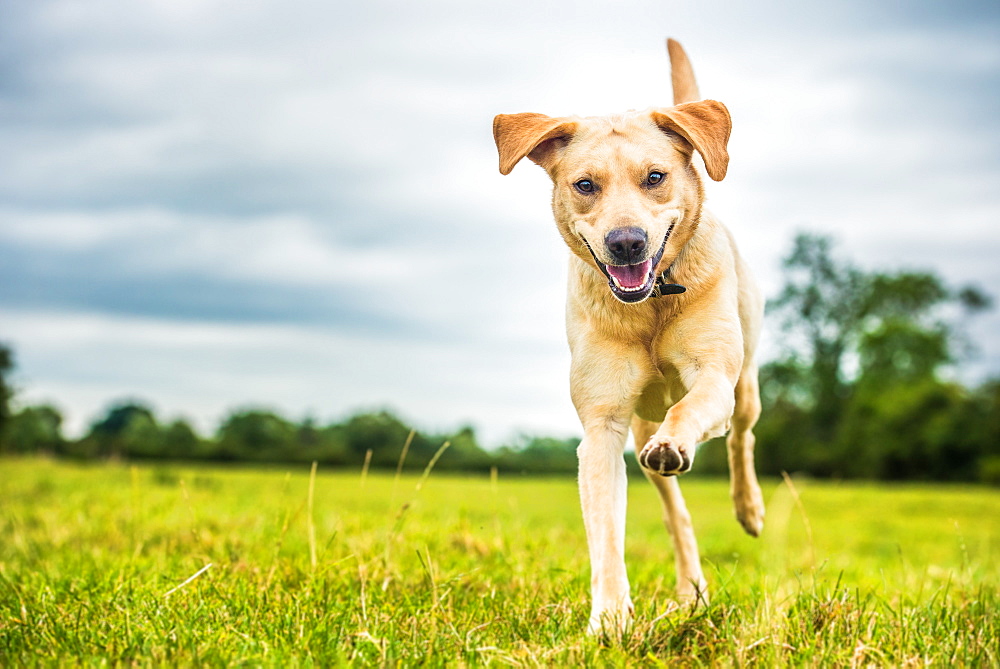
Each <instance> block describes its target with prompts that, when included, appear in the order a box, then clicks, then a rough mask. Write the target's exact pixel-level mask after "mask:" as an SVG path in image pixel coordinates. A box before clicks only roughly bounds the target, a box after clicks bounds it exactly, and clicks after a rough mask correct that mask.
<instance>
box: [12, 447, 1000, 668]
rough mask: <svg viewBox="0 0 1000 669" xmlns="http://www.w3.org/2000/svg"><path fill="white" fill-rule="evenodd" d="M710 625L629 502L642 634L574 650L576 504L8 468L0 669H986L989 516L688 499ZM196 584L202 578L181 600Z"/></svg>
mask: <svg viewBox="0 0 1000 669" xmlns="http://www.w3.org/2000/svg"><path fill="white" fill-rule="evenodd" d="M683 484H684V490H685V493H686V496H687V499H688V504H689V506H690V508H691V511H692V514H693V515H694V521H695V527H696V530H697V532H698V535H699V538H700V542H701V548H702V555H703V559H704V561H705V564H706V568H707V570H706V571H707V576H708V579H709V582H710V584H711V588H712V591H711V595H712V601H711V603H710V604H709V605H708V606H707V607H702V608H700V609H695V610H690V609H672V607H671V606H670V599H671V596H672V591H673V585H674V571H673V556H672V553H671V549H670V542H669V540H668V537H667V535H666V533H665V531H664V530H663V527H662V525H661V523H660V519H659V510H658V502H657V500H656V498H655V493H654V492H653V490H652V488H651V487H650V486H648V484H646V483H645V482H644V481H634V482H632V483H631V487H630V500H629V501H630V508H629V529H628V546H627V560H628V563H629V571H630V576H631V580H632V588H633V598H634V600H635V603H636V610H637V621H636V624H635V626H634V628H633V630H632V631H631V633H630V634H628V635H627V636H626V637H625V638H624V639H621V640H607V639H605V640H601V639H593V638H590V637H587V636H586V635H585V634H584V633H583V628H584V626H585V623H586V617H587V614H588V601H587V583H588V580H589V572H588V566H587V550H586V542H585V539H584V535H583V527H582V521H581V519H580V513H579V503H578V500H577V495H576V488H575V483H574V482H573V481H572V480H563V479H560V480H551V479H550V480H539V479H525V478H514V477H506V476H504V475H501V476H500V477H499V478H498V480H492V481H491V480H490V479H489V478H485V477H484V478H469V477H466V478H460V477H453V476H444V475H438V474H433V473H432V474H431V475H430V477H429V478H427V479H425V480H423V481H421V479H420V478H419V477H407V476H404V477H403V478H402V479H400V480H398V481H394V477H393V476H391V475H388V476H386V475H375V474H372V475H369V476H368V477H367V478H366V479H364V480H362V478H361V476H360V474H359V473H358V472H324V471H323V470H322V469H320V470H319V472H318V474H317V475H316V478H315V485H314V492H313V499H312V502H311V503H310V495H309V491H310V475H309V471H308V470H301V469H296V470H294V471H286V470H284V469H279V468H276V469H273V470H250V469H224V468H194V467H184V466H161V465H139V466H136V467H130V466H127V465H114V464H102V465H93V466H77V465H69V464H64V463H54V462H49V461H45V460H2V461H0V505H2V507H0V508H2V514H0V665H3V666H11V665H21V664H38V663H41V664H64V663H67V662H69V661H79V662H83V663H85V664H101V663H114V664H119V663H128V664H133V663H135V664H141V665H146V664H157V665H159V664H183V665H189V664H203V663H207V664H214V665H233V664H249V665H260V664H264V665H306V664H321V665H329V664H334V665H336V664H366V665H367V664H395V663H397V662H402V663H403V664H406V665H409V664H414V663H418V662H421V663H428V664H433V665H439V664H445V663H447V664H500V665H508V664H510V665H568V664H579V663H591V664H605V663H610V664H623V663H636V664H649V665H658V664H666V665H670V666H675V665H713V666H714V665H735V666H744V665H757V666H772V665H775V664H794V665H813V666H828V665H829V666H833V665H843V666H846V665H852V666H853V665H877V666H883V665H896V666H899V665H917V664H919V665H924V664H932V665H938V666H941V665H958V666H997V665H998V663H1000V613H998V608H1000V493H998V492H997V491H996V490H991V489H986V488H976V487H957V486H954V487H932V486H893V487H888V486H875V485H857V484H850V485H848V484H836V483H820V482H814V481H803V480H796V481H795V489H796V490H797V492H798V494H799V497H800V499H801V506H799V505H797V504H796V502H795V497H794V495H793V494H792V491H791V489H790V488H789V487H788V485H787V484H785V483H783V482H780V481H771V482H766V483H765V486H764V487H765V498H766V499H767V500H768V502H769V505H768V525H767V527H766V528H765V532H764V535H763V536H762V537H761V538H760V539H757V540H754V539H751V538H749V537H747V536H745V535H744V534H743V533H742V530H740V528H739V526H738V525H737V523H736V522H735V520H734V519H733V514H732V510H731V508H730V506H729V501H728V487H727V484H726V482H724V481H714V480H705V479H700V480H699V479H696V478H689V479H686V480H685V481H684V482H683ZM192 577H194V578H192Z"/></svg>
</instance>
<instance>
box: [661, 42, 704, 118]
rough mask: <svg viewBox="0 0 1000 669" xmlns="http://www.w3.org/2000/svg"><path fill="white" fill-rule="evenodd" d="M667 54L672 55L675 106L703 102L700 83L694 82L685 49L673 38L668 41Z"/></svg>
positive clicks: (671, 74) (671, 70)
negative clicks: (699, 90) (699, 91)
mask: <svg viewBox="0 0 1000 669" xmlns="http://www.w3.org/2000/svg"><path fill="white" fill-rule="evenodd" d="M667 53H669V54H670V80H671V83H672V84H673V86H674V104H675V105H679V104H681V103H682V102H694V101H695V100H701V95H700V94H699V93H698V82H697V81H695V80H694V70H693V69H691V61H689V60H688V57H687V54H686V53H684V47H682V46H681V43H680V42H678V41H677V40H675V39H673V38H668V39H667Z"/></svg>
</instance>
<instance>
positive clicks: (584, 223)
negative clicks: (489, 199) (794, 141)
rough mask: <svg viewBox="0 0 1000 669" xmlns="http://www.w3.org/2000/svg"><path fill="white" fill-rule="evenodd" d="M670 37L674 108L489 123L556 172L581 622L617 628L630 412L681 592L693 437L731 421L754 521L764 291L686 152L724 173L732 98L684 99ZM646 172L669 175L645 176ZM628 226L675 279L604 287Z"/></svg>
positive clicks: (690, 537)
mask: <svg viewBox="0 0 1000 669" xmlns="http://www.w3.org/2000/svg"><path fill="white" fill-rule="evenodd" d="M668 49H669V52H670V55H671V62H672V67H673V76H674V95H675V101H680V102H681V104H677V106H675V107H669V108H657V109H650V110H646V111H642V112H629V113H627V114H621V115H615V116H605V117H595V118H580V117H558V118H553V117H548V116H545V115H543V114H512V115H507V114H501V115H499V116H497V117H496V119H495V120H494V124H493V131H494V137H495V139H496V143H497V149H498V151H499V155H500V171H501V172H502V173H504V174H507V173H509V172H510V171H511V170H512V169H513V168H514V166H515V165H516V164H517V163H518V162H519V161H520V160H521V159H522V158H525V157H527V158H529V159H530V160H532V161H534V162H536V163H537V164H539V165H541V166H542V167H543V168H545V170H546V171H547V172H548V174H549V176H550V177H551V178H552V182H553V186H554V188H553V195H552V209H553V213H554V215H555V220H556V224H557V226H558V228H559V232H560V233H561V234H562V236H563V238H564V240H565V241H566V244H567V246H568V247H569V249H570V251H571V252H572V256H571V259H570V274H569V294H568V299H567V309H566V329H567V334H568V338H569V345H570V350H571V353H572V365H571V371H570V390H571V395H572V398H573V402H574V404H575V406H576V409H577V413H578V414H579V416H580V421H581V423H582V425H583V429H584V438H583V441H582V442H581V444H580V447H579V449H578V455H579V461H580V479H579V483H580V499H581V505H582V508H583V516H584V526H585V528H586V531H587V541H588V546H589V549H590V560H591V591H592V598H593V606H592V610H591V617H590V628H589V629H590V631H592V632H597V631H599V630H601V629H605V630H617V629H622V628H624V626H626V625H627V624H628V622H629V621H630V619H631V615H632V603H631V599H630V595H629V583H628V577H627V574H626V571H625V562H624V549H625V504H626V501H625V487H626V477H625V463H624V460H623V459H622V453H623V451H624V447H625V441H626V437H627V433H628V430H629V427H630V426H631V428H632V432H633V436H634V438H635V443H636V448H637V451H638V456H639V459H640V463H643V464H645V465H647V467H646V472H647V477H648V478H649V479H650V480H651V481H652V482H653V483H654V485H655V486H656V488H657V490H658V491H659V493H660V498H661V500H662V502H663V508H664V522H665V524H666V526H667V528H668V530H669V531H670V533H671V535H672V537H673V541H674V547H675V555H676V562H677V572H678V582H677V588H678V593H679V596H680V598H681V599H682V600H685V601H691V602H697V601H703V600H704V598H705V597H706V582H705V578H704V575H703V574H702V571H701V566H700V563H699V558H698V547H697V543H696V542H695V538H694V532H693V530H692V526H691V519H690V515H689V514H688V511H687V508H686V507H685V505H684V499H683V497H682V496H681V493H680V488H679V486H678V485H677V479H676V478H675V477H674V476H673V475H675V474H680V473H683V472H684V471H687V469H688V468H690V464H691V462H692V461H693V459H694V454H695V448H696V446H697V444H698V443H700V442H702V441H704V440H706V439H709V438H711V437H714V436H719V435H722V434H725V432H726V431H727V430H729V428H730V425H731V426H732V431H731V432H730V435H729V438H728V440H727V444H728V449H729V461H730V473H731V481H732V497H733V502H734V506H735V509H736V515H737V518H738V520H739V521H740V523H741V524H742V525H743V527H744V528H745V529H746V531H747V532H749V533H750V534H752V535H755V536H756V535H757V534H758V533H759V532H760V530H761V527H762V524H763V516H764V507H763V502H762V498H761V494H760V487H759V485H758V484H757V478H756V475H755V473H754V468H753V444H754V441H753V433H752V431H751V430H752V428H753V425H754V423H755V422H756V420H757V416H758V415H759V412H760V401H759V399H758V395H757V368H756V366H755V364H754V362H753V352H754V349H755V347H756V344H757V337H758V332H759V329H760V322H761V318H762V313H763V300H762V299H761V297H760V294H759V292H758V290H757V288H756V286H755V284H754V282H753V280H752V278H751V276H750V273H749V271H748V270H747V268H746V266H745V264H744V262H743V260H742V259H741V258H740V256H739V254H738V252H737V250H736V246H735V244H734V242H733V239H732V236H731V235H730V233H729V232H728V230H726V228H725V227H724V226H723V225H722V224H721V223H720V222H719V221H718V220H717V219H715V218H714V217H713V216H712V215H711V214H710V213H708V212H706V211H704V210H703V209H702V202H703V200H704V191H703V188H702V182H701V179H700V177H699V175H698V172H697V170H696V169H695V167H694V166H693V164H692V154H693V152H695V151H696V152H698V153H699V154H700V155H701V156H702V159H703V160H704V162H705V166H706V169H707V171H708V174H709V176H710V177H712V178H713V179H716V180H721V179H722V178H723V177H724V176H725V174H726V168H727V166H728V162H729V155H728V153H727V150H726V143H727V142H728V139H729V131H730V117H729V112H728V111H727V110H726V107H725V105H723V104H722V103H720V102H716V101H714V100H702V101H697V102H693V101H690V100H689V98H690V96H697V94H698V88H697V85H696V84H695V82H694V75H693V72H692V70H691V66H690V63H689V62H688V60H687V56H686V55H685V54H684V50H683V49H682V48H681V46H680V44H678V43H677V42H674V41H673V40H671V41H670V42H669V43H668ZM652 172H656V173H662V174H664V175H666V176H665V177H664V178H663V180H662V181H661V182H659V183H656V184H655V185H651V184H650V183H649V179H651V178H652V177H650V176H649V175H650V174H651V173H652ZM581 180H586V181H587V182H588V183H591V184H593V186H594V192H592V193H584V192H581V190H580V189H579V188H578V187H577V186H575V185H574V184H578V183H580V182H581ZM626 228H627V229H629V230H641V231H642V233H643V234H644V235H646V237H647V238H648V240H649V244H648V247H647V248H646V249H645V250H644V253H646V255H647V257H648V258H652V257H654V255H653V249H654V247H655V248H659V247H660V246H661V245H662V248H663V254H662V258H661V259H660V261H659V262H658V264H657V265H656V268H655V272H656V274H659V273H661V272H666V271H668V270H669V278H670V281H671V282H674V283H678V284H681V285H684V286H685V287H686V288H687V291H686V292H685V293H682V294H678V295H666V296H663V297H655V296H653V297H649V298H647V299H645V300H643V301H640V302H637V303H625V302H623V301H620V300H619V299H618V298H616V297H615V295H614V293H613V292H612V290H611V288H610V286H609V279H608V277H607V276H605V274H604V270H602V266H603V265H616V264H620V263H616V262H615V257H614V256H613V252H612V251H611V250H609V248H610V244H609V243H608V241H607V240H608V239H610V238H609V234H610V233H613V232H614V231H616V230H622V229H626ZM664 239H665V241H664ZM595 259H596V260H595ZM644 261H645V260H644ZM599 263H600V264H599ZM635 265H636V266H638V262H637V263H635ZM612 269H613V268H612ZM652 463H659V464H656V465H653V464H652ZM667 463H673V464H667ZM650 467H653V468H654V469H656V467H659V469H657V470H656V471H655V472H652V471H649V469H650Z"/></svg>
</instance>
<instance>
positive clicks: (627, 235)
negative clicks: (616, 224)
mask: <svg viewBox="0 0 1000 669" xmlns="http://www.w3.org/2000/svg"><path fill="white" fill-rule="evenodd" d="M647 239H648V237H647V236H646V231H645V230H643V229H642V228H615V229H614V230H612V231H611V232H609V233H608V234H607V235H606V236H605V237H604V244H605V246H607V247H608V253H609V254H611V259H612V260H614V263H613V264H615V265H634V264H636V263H637V262H639V261H640V260H641V259H642V257H643V255H645V253H646V240H647Z"/></svg>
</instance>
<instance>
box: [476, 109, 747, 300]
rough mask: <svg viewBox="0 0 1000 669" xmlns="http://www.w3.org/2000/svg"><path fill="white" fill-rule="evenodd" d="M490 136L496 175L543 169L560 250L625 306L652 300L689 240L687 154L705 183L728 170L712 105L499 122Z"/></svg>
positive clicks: (724, 121)
mask: <svg viewBox="0 0 1000 669" xmlns="http://www.w3.org/2000/svg"><path fill="white" fill-rule="evenodd" d="M493 130H494V136H495V139H496V142H497V148H498V150H499V152H500V171H501V172H502V173H504V174H507V173H509V172H510V170H512V169H513V167H514V165H515V164H516V163H517V162H518V161H519V160H520V159H521V158H523V157H525V156H527V157H528V158H530V159H531V160H532V161H534V162H536V163H538V164H539V165H541V166H542V167H544V168H545V169H546V171H547V172H548V173H549V176H550V177H551V178H552V182H553V197H552V207H553V211H554V213H555V218H556V223H557V225H558V226H559V231H560V232H561V233H562V235H563V238H564V239H565V240H566V243H567V245H568V246H569V247H570V249H571V250H572V251H573V252H574V253H575V254H576V255H577V256H579V257H580V258H582V259H584V260H585V261H586V262H588V263H591V264H592V265H593V266H594V267H595V268H596V269H597V270H599V271H600V272H602V273H603V274H604V275H605V276H606V277H607V279H608V288H609V289H610V291H611V293H612V294H613V295H614V296H615V297H616V298H618V299H619V300H620V301H622V302H626V303H635V302H641V301H643V300H645V299H646V298H647V297H649V296H650V294H652V292H653V289H654V287H655V285H656V277H657V276H658V275H659V274H660V273H662V272H663V271H664V270H665V269H666V268H667V267H669V266H670V263H672V262H673V259H674V258H676V256H677V254H678V253H679V252H680V249H681V248H683V246H684V244H685V243H687V241H688V239H690V237H691V235H692V234H693V233H694V228H695V226H696V225H697V221H698V218H699V216H700V213H701V202H702V186H701V181H700V179H699V178H698V174H697V172H696V171H695V169H694V167H693V166H692V164H691V156H692V152H693V151H694V150H697V151H698V152H699V153H701V155H702V157H703V158H704V159H705V165H706V167H707V168H708V173H709V176H711V177H712V178H713V179H716V180H721V179H722V178H723V177H724V176H725V173H726V167H727V164H728V154H727V153H726V142H727V141H728V138H729V130H730V121H729V113H728V111H727V110H726V108H725V106H723V105H722V104H721V103H719V102H715V101H712V100H705V101H702V102H694V103H687V104H683V105H679V106H677V107H671V108H669V109H663V110H649V111H645V112H632V113H629V114H624V115H621V116H607V117H598V118H550V117H548V116H544V115H541V114H512V115H506V114H501V115H500V116H497V117H496V119H495V120H494V123H493Z"/></svg>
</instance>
